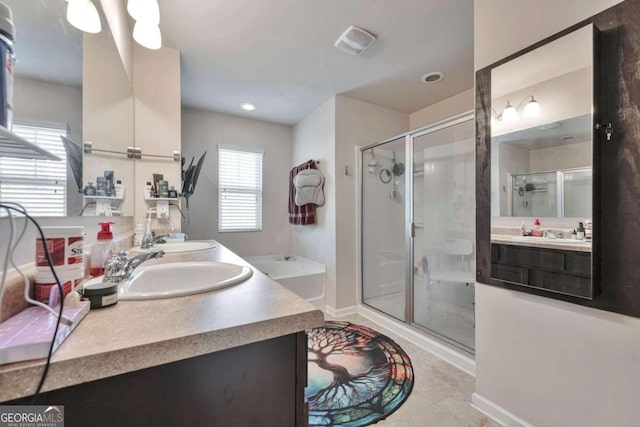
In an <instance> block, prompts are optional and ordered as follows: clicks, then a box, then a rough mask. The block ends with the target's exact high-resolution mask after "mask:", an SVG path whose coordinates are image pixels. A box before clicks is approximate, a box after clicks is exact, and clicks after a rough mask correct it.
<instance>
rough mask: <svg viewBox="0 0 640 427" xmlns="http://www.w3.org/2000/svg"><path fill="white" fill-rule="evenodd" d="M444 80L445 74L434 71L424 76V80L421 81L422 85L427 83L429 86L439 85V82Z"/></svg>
mask: <svg viewBox="0 0 640 427" xmlns="http://www.w3.org/2000/svg"><path fill="white" fill-rule="evenodd" d="M442 80H444V73H443V72H441V71H434V72H431V73H427V74H425V75H424V76H422V78H421V79H420V81H422V83H427V84H432V83H438V82H441V81H442Z"/></svg>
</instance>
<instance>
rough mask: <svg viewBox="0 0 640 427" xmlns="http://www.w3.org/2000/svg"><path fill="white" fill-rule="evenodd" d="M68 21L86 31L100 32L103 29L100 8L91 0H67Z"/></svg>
mask: <svg viewBox="0 0 640 427" xmlns="http://www.w3.org/2000/svg"><path fill="white" fill-rule="evenodd" d="M67 2H68V4H67V21H69V23H70V24H71V25H73V26H74V27H76V28H77V29H79V30H81V31H84V32H85V33H93V34H96V33H99V32H100V31H101V30H102V24H101V22H100V15H99V14H98V9H96V6H95V5H94V4H93V3H92V2H91V0H67Z"/></svg>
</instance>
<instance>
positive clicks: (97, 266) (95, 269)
mask: <svg viewBox="0 0 640 427" xmlns="http://www.w3.org/2000/svg"><path fill="white" fill-rule="evenodd" d="M98 224H99V225H100V231H99V232H98V239H97V241H96V243H95V244H94V245H93V248H91V268H90V270H89V274H91V275H92V276H100V275H102V274H104V264H105V262H106V261H107V259H108V258H109V257H110V256H111V255H112V254H113V253H115V252H117V251H118V245H117V244H116V243H115V242H114V241H113V232H112V231H111V224H115V222H110V221H109V222H99V223H98Z"/></svg>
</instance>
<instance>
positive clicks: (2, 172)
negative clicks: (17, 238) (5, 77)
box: [0, 124, 67, 216]
mask: <svg viewBox="0 0 640 427" xmlns="http://www.w3.org/2000/svg"><path fill="white" fill-rule="evenodd" d="M12 130H13V132H14V133H15V134H16V135H18V136H20V137H22V138H24V139H26V140H27V141H29V142H32V143H34V144H36V145H38V146H39V147H42V148H44V149H45V150H47V151H50V152H51V153H53V154H55V155H57V156H58V157H60V158H61V159H62V161H51V160H30V159H14V158H11V157H0V201H3V202H15V203H20V204H21V205H23V206H24V207H25V208H26V209H27V212H28V213H29V215H32V216H65V215H66V214H67V197H66V193H67V153H66V152H65V150H64V145H63V144H62V140H61V139H60V136H67V131H66V129H65V127H64V126H56V125H27V124H14V125H13V129H12Z"/></svg>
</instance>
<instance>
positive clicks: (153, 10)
mask: <svg viewBox="0 0 640 427" xmlns="http://www.w3.org/2000/svg"><path fill="white" fill-rule="evenodd" d="M127 12H129V15H130V16H131V17H132V18H133V19H135V20H136V21H144V22H149V23H152V24H155V25H158V24H160V8H159V7H158V1H157V0H129V1H128V2H127Z"/></svg>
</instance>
